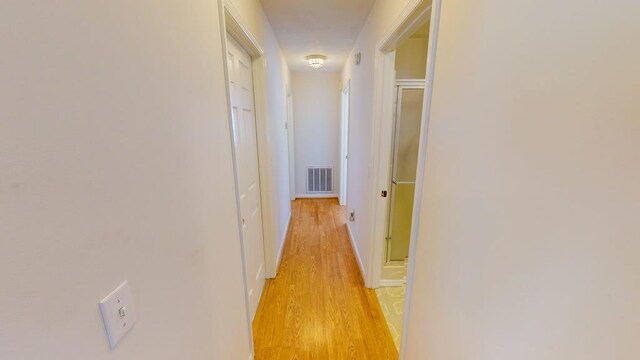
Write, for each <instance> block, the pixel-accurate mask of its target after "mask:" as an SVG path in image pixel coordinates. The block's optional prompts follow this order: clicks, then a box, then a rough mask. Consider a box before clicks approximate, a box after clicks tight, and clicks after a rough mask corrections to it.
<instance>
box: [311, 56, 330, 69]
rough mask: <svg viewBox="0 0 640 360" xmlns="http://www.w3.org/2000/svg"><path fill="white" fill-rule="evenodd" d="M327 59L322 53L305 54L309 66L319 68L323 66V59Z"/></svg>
mask: <svg viewBox="0 0 640 360" xmlns="http://www.w3.org/2000/svg"><path fill="white" fill-rule="evenodd" d="M325 60H327V57H326V56H324V55H309V56H307V61H309V66H311V67H312V68H314V69H320V68H321V67H323V66H324V61H325Z"/></svg>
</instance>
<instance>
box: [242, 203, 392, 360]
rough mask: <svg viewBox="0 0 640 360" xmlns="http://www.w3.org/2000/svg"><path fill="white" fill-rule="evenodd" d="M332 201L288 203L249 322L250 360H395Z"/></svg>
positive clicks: (386, 331) (339, 212)
mask: <svg viewBox="0 0 640 360" xmlns="http://www.w3.org/2000/svg"><path fill="white" fill-rule="evenodd" d="M344 211H345V210H344V208H342V207H341V206H339V205H338V202H337V200H336V199H299V200H296V201H293V202H292V219H291V226H290V228H289V233H288V234H287V239H286V244H285V248H284V250H283V255H282V262H281V265H280V269H279V272H278V275H277V277H276V278H275V279H272V280H267V283H266V285H265V289H264V292H263V294H262V299H261V301H260V306H259V308H258V312H257V314H256V317H255V320H254V323H253V333H254V343H255V354H256V357H255V358H256V360H267V359H301V360H302V359H384V360H389V359H396V358H397V357H398V354H397V351H396V348H395V346H394V343H393V340H392V338H391V334H390V332H389V329H388V327H387V324H386V322H385V319H384V316H383V314H382V312H381V310H380V306H379V303H378V300H377V298H376V294H375V292H374V290H371V289H366V288H365V287H364V284H363V281H362V277H361V275H360V271H359V269H358V264H357V262H356V259H355V257H354V255H353V250H352V248H351V244H350V242H349V235H348V233H347V227H346V225H345V220H344V219H345V213H344Z"/></svg>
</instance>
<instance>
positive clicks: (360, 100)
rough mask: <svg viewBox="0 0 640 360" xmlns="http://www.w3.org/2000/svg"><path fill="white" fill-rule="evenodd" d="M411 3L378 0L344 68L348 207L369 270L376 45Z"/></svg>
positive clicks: (362, 258)
mask: <svg viewBox="0 0 640 360" xmlns="http://www.w3.org/2000/svg"><path fill="white" fill-rule="evenodd" d="M410 2H411V1H410V0H378V1H377V2H376V4H375V5H374V6H373V9H372V10H371V13H370V14H369V17H368V18H367V21H366V23H365V25H364V27H363V29H362V31H361V32H360V35H359V36H358V39H357V40H356V43H355V45H354V48H353V51H352V52H351V56H350V57H349V59H348V60H347V62H346V63H345V66H344V68H343V70H342V83H343V84H346V83H347V82H348V81H349V80H351V87H350V95H351V107H350V118H349V170H348V172H349V174H348V189H347V193H348V197H347V210H348V211H355V212H356V221H355V222H353V223H350V227H351V232H352V234H353V237H354V240H355V243H356V246H357V252H358V256H359V257H360V260H361V261H362V264H363V266H364V269H365V271H366V269H367V268H368V266H369V254H370V251H371V227H372V224H371V213H370V209H371V207H372V204H371V196H372V191H373V190H372V184H371V175H372V174H371V169H372V163H371V162H372V158H371V153H372V148H371V144H372V127H371V125H372V122H373V111H374V109H378V105H379V104H374V102H373V89H374V62H375V61H374V60H375V53H376V51H377V50H376V45H377V44H378V42H379V41H380V40H381V39H382V37H383V36H384V34H385V33H386V32H387V31H388V30H389V28H390V26H391V24H392V23H393V21H394V20H396V18H398V16H399V15H400V13H401V12H402V11H403V10H404V9H405V7H406V6H407V4H409V3H410ZM357 52H361V53H362V61H361V63H360V65H359V66H356V65H354V63H353V61H352V59H353V54H355V53H357Z"/></svg>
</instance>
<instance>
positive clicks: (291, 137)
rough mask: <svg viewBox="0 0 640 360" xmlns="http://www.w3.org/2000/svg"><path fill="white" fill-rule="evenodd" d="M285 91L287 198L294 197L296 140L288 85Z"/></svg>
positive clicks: (291, 198)
mask: <svg viewBox="0 0 640 360" xmlns="http://www.w3.org/2000/svg"><path fill="white" fill-rule="evenodd" d="M286 92H287V143H288V149H287V150H288V151H289V200H295V199H296V165H295V164H296V158H295V153H296V142H295V124H294V121H293V94H292V93H291V89H290V88H289V85H287V88H286Z"/></svg>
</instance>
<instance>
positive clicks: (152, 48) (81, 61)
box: [0, 0, 249, 360]
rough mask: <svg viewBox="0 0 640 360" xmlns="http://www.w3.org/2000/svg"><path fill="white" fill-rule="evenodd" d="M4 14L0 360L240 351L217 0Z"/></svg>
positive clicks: (0, 16) (12, 4) (15, 9)
mask: <svg viewBox="0 0 640 360" xmlns="http://www.w3.org/2000/svg"><path fill="white" fill-rule="evenodd" d="M1 8H2V11H0V23H2V24H3V27H4V28H5V29H11V31H3V32H2V33H1V34H0V47H1V48H2V49H4V51H3V55H2V59H1V60H0V62H1V64H2V65H1V66H0V79H1V80H0V82H1V83H2V86H0V173H1V174H2V175H1V176H0V234H1V235H0V239H1V240H0V284H2V295H1V296H0V319H1V321H0V358H2V359H34V360H35V359H65V360H69V359H92V360H100V359H122V360H124V359H131V360H140V359H242V360H244V359H247V358H248V357H249V343H248V329H247V322H246V315H245V300H244V289H243V285H242V265H241V260H240V259H241V258H240V243H239V239H238V224H237V218H236V202H235V197H234V181H233V172H232V160H231V144H230V131H229V126H228V120H227V107H226V95H225V86H226V85H225V81H224V77H223V66H222V60H223V55H222V51H221V34H220V25H219V21H218V8H217V3H216V2H215V1H199V0H190V1H188V2H175V1H164V0H157V1H154V2H153V3H151V2H144V1H132V0H128V1H107V2H87V1H79V2H67V3H65V4H64V5H63V4H60V3H58V2H38V3H33V2H25V1H5V2H3V4H2V6H1ZM125 279H128V280H129V282H130V284H131V287H132V290H133V294H134V298H135V300H136V303H137V311H138V323H137V324H136V325H135V327H134V328H133V329H132V331H131V332H130V333H129V334H128V335H127V337H126V338H124V339H123V341H122V342H121V343H120V345H119V346H118V347H117V348H116V349H115V350H114V351H112V352H110V351H109V349H108V344H107V338H106V335H105V331H104V328H103V325H102V319H101V316H100V312H99V310H98V301H99V300H100V299H101V298H102V297H104V296H105V295H107V294H108V293H109V292H110V291H111V290H113V289H114V288H115V287H116V286H117V285H118V284H120V283H121V282H122V281H123V280H125Z"/></svg>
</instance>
